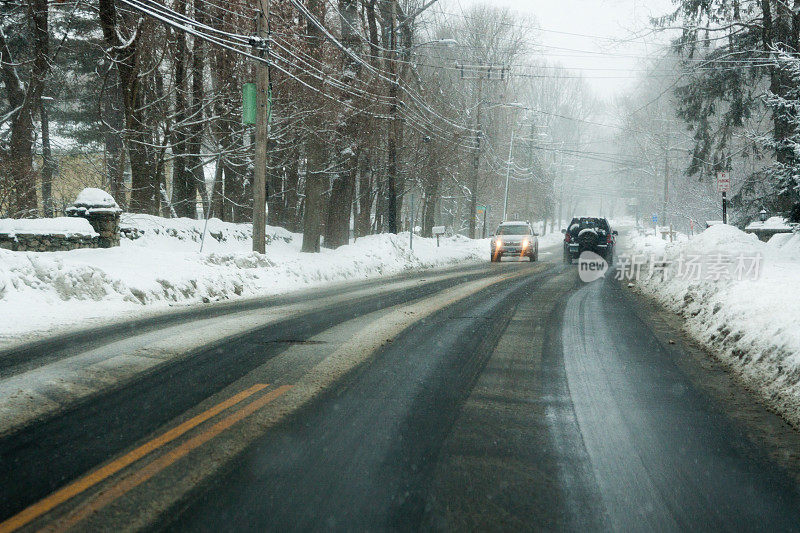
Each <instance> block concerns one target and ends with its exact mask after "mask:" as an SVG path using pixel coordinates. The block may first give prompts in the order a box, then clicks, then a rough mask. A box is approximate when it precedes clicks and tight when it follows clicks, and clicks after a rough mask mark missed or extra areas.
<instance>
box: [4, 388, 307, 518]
mask: <svg viewBox="0 0 800 533" xmlns="http://www.w3.org/2000/svg"><path fill="white" fill-rule="evenodd" d="M268 386H269V385H267V384H261V383H259V384H256V385H253V386H252V387H250V388H248V389H246V390H243V391H242V392H240V393H238V394H236V395H234V396H232V397H230V398H228V399H227V400H225V401H223V402H220V403H218V404H217V405H215V406H214V407H211V408H210V409H208V410H206V411H203V412H202V413H200V414H199V415H197V416H194V417H192V418H190V419H189V420H187V421H186V422H183V423H182V424H180V425H178V426H176V427H174V428H172V429H170V430H169V431H167V432H165V433H163V434H162V435H159V436H158V437H156V438H155V439H153V440H151V441H149V442H146V443H145V444H142V445H141V446H139V447H138V448H136V449H134V450H132V451H130V452H128V453H126V454H125V455H123V456H122V457H119V458H118V459H115V460H114V461H112V462H110V463H108V464H107V465H105V466H103V467H101V468H99V469H97V470H95V471H94V472H91V473H89V474H87V475H85V476H83V477H81V478H79V479H77V480H75V481H73V482H72V483H70V484H68V485H66V486H65V487H63V488H61V489H59V490H57V491H56V492H54V493H52V494H51V495H49V496H47V497H46V498H44V499H42V500H40V501H38V502H37V503H34V504H33V505H31V506H30V507H27V508H25V509H24V510H22V511H20V512H19V513H17V514H16V515H14V516H12V517H11V518H8V519H7V520H5V521H4V522H2V523H0V533H7V532H10V531H14V530H16V529H19V528H20V527H22V526H24V525H26V524H29V523H30V522H31V521H33V520H35V519H37V518H39V517H40V516H42V515H44V514H45V513H47V512H49V511H51V510H53V509H55V508H56V507H57V506H59V505H61V504H62V503H64V502H66V501H68V500H70V499H71V498H73V497H75V496H77V495H78V494H81V493H82V492H84V491H86V490H87V489H89V488H91V487H93V486H95V485H97V484H98V483H100V482H102V481H104V480H106V479H108V478H109V477H111V476H113V475H114V474H116V473H118V472H119V471H121V470H122V469H124V468H126V467H128V466H130V465H131V464H133V463H134V462H136V461H138V460H139V459H141V458H143V457H145V456H146V455H148V454H150V453H152V452H153V451H155V450H157V449H158V448H160V447H162V446H164V445H165V444H168V443H170V442H172V441H173V440H175V439H177V438H178V437H180V436H182V435H183V434H185V433H186V432H188V431H189V430H191V429H193V428H195V427H197V426H199V425H200V424H202V423H203V422H206V421H207V420H210V419H211V418H213V417H215V416H216V415H218V414H220V413H221V412H222V411H225V410H226V409H228V408H230V407H233V406H234V405H236V404H238V403H240V402H242V401H243V400H245V399H247V398H249V397H251V396H253V395H254V394H255V393H257V392H259V391H261V390H263V389H265V388H267V387H268ZM291 388H292V386H291V385H283V386H281V387H278V388H276V389H273V390H271V391H269V392H267V393H266V394H264V395H263V396H261V397H260V398H258V399H256V400H254V401H252V402H250V403H248V404H246V405H244V406H243V407H241V408H239V409H238V410H236V411H234V412H233V413H231V414H230V415H228V416H227V417H225V418H223V419H222V420H220V421H219V422H217V423H216V424H214V425H213V426H211V427H210V428H208V429H207V430H205V431H204V432H202V433H199V434H197V435H195V436H194V437H192V438H191V439H189V440H187V441H186V442H184V443H183V444H181V445H180V446H178V447H177V448H175V449H173V450H171V451H169V452H167V453H165V454H164V455H162V456H161V457H159V458H157V459H156V460H154V461H152V462H151V463H149V464H147V465H145V466H144V467H142V468H141V469H139V470H137V471H135V472H133V473H132V474H131V475H129V476H128V477H125V478H123V479H121V480H120V481H119V482H117V483H116V484H115V485H113V486H112V487H110V488H109V489H107V490H105V491H103V492H102V493H101V494H99V495H98V496H97V497H96V498H95V499H94V500H92V501H90V502H88V503H87V504H86V505H84V506H81V507H79V508H77V509H76V510H74V511H73V512H72V513H71V514H69V515H68V516H66V517H65V518H64V519H62V520H61V521H59V522H58V524H57V527H58V528H59V529H62V528H63V529H67V528H69V527H71V526H72V525H74V524H76V523H78V522H80V521H81V520H83V519H84V518H86V517H87V516H89V515H90V514H91V513H94V512H95V511H97V510H98V509H101V508H103V507H105V506H106V505H108V504H109V503H111V502H112V501H114V500H116V499H117V498H119V497H120V496H122V495H124V494H126V493H127V492H129V491H130V490H132V489H134V488H135V487H137V486H139V485H140V484H142V483H144V482H145V481H147V480H148V479H150V478H151V477H153V476H154V475H156V474H157V473H158V472H160V471H162V470H164V469H165V468H167V467H168V466H170V465H171V464H173V463H174V462H175V461H177V460H178V459H180V458H182V457H184V456H185V455H187V454H188V453H189V452H191V451H192V450H194V449H195V448H197V447H199V446H201V445H203V444H205V443H206V442H208V441H209V440H211V439H213V438H214V437H216V436H217V435H219V434H220V433H222V432H223V431H225V430H226V429H228V428H230V427H231V426H232V425H234V424H235V423H237V422H239V421H241V420H242V419H244V418H246V417H247V416H249V415H251V414H253V413H254V412H255V411H257V410H259V409H261V408H262V407H264V406H265V405H267V404H268V403H269V402H271V401H273V400H274V399H275V398H277V397H278V396H280V395H282V394H283V393H285V392H286V391H288V390H289V389H291Z"/></svg>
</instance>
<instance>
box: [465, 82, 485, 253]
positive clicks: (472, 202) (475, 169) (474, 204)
mask: <svg viewBox="0 0 800 533" xmlns="http://www.w3.org/2000/svg"><path fill="white" fill-rule="evenodd" d="M462 76H463V75H462ZM477 107H478V108H477V110H476V111H475V151H474V152H473V153H472V183H470V189H472V190H471V191H470V199H469V238H470V239H474V238H475V237H476V235H475V226H476V225H477V224H476V222H477V217H478V213H477V210H478V182H479V181H480V173H481V135H483V131H481V130H482V128H483V125H482V124H481V111H482V110H483V78H482V77H480V76H479V77H478V105H477ZM484 226H485V224H484ZM485 232H486V228H485V227H484V233H485Z"/></svg>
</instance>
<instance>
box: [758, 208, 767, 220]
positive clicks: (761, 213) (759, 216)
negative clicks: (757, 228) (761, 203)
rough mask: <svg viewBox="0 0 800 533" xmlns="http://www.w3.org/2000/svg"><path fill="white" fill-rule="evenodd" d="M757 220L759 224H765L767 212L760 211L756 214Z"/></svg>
mask: <svg viewBox="0 0 800 533" xmlns="http://www.w3.org/2000/svg"><path fill="white" fill-rule="evenodd" d="M758 219H759V220H760V221H761V222H766V221H767V210H766V209H762V210H761V211H759V212H758Z"/></svg>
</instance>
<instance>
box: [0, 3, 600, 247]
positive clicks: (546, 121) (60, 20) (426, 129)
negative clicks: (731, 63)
mask: <svg viewBox="0 0 800 533" xmlns="http://www.w3.org/2000/svg"><path fill="white" fill-rule="evenodd" d="M134 4H135V5H137V6H139V8H140V9H133V8H132V7H131V6H132V5H134ZM134 4H131V3H130V2H122V1H119V0H117V1H115V0H62V1H58V2H52V1H48V0H13V1H9V2H4V3H3V4H2V6H0V15H1V16H2V19H0V54H2V57H1V59H2V80H3V87H2V89H3V90H2V93H0V96H1V97H2V111H0V112H2V116H0V150H1V152H0V157H1V158H2V159H1V160H0V214H2V216H12V217H31V216H42V215H45V216H52V215H54V214H56V215H57V214H59V213H58V211H59V209H58V206H59V205H61V204H63V201H64V199H60V200H59V201H56V199H55V198H54V192H53V183H54V179H56V178H57V176H58V172H59V165H60V164H61V162H60V160H59V154H58V153H57V152H58V150H54V146H52V145H53V143H52V141H51V138H54V137H55V138H58V139H60V140H64V139H66V142H67V143H68V144H69V145H70V146H71V147H72V148H71V149H72V150H78V151H80V150H84V151H86V152H94V153H98V154H101V155H102V161H101V164H94V166H93V167H92V168H93V171H92V174H93V175H94V178H93V179H94V180H95V182H98V183H100V184H101V185H102V186H103V187H104V188H105V189H107V190H108V191H109V192H110V193H111V194H112V195H113V196H114V197H115V198H116V199H117V201H118V202H119V203H120V204H121V205H122V207H123V208H124V209H126V210H128V211H131V212H137V213H149V214H156V215H161V216H167V217H172V216H179V217H197V216H203V215H210V216H214V217H218V218H220V219H222V220H226V221H233V222H247V221H250V219H251V216H252V196H253V195H252V190H251V188H250V187H251V180H252V174H253V128H252V126H250V125H247V124H243V122H242V86H243V84H245V83H248V82H254V81H255V78H254V76H255V74H254V71H255V63H254V62H253V61H252V59H250V58H247V57H244V56H243V55H242V54H240V53H237V52H236V51H234V50H231V49H228V48H225V47H222V46H218V45H217V44H215V43H214V42H209V40H207V39H204V38H201V36H198V35H193V34H192V33H190V32H187V31H183V30H181V29H180V28H176V27H175V26H174V25H169V24H163V23H162V22H161V21H160V20H159V19H158V17H154V16H148V15H146V14H144V13H143V12H142V9H145V10H151V11H152V12H154V13H156V14H157V15H158V14H160V13H165V12H163V11H160V10H161V9H168V10H169V16H171V17H178V18H177V19H178V20H183V19H181V18H180V17H184V18H185V20H187V21H189V20H191V21H192V24H191V25H189V27H190V28H200V29H201V30H202V29H203V28H206V29H208V30H202V31H203V32H205V33H202V32H201V35H211V36H213V37H214V38H216V39H219V40H220V41H219V42H233V39H235V38H237V37H236V36H242V35H245V36H246V35H253V34H254V32H255V20H256V16H257V11H256V3H253V2H249V1H244V0H235V1H223V0H167V1H166V2H164V1H163V0H161V1H159V2H156V1H155V0H135V2H134ZM432 4H433V2H429V1H427V2H426V1H423V0H337V1H335V2H326V1H324V0H303V1H302V2H301V1H300V0H296V1H295V0H291V1H287V0H277V1H276V0H273V1H272V2H271V13H270V21H269V22H270V32H271V39H270V52H269V57H270V59H271V61H272V65H271V67H270V78H271V92H272V101H271V105H272V113H271V117H272V119H271V125H270V143H269V147H268V163H267V166H268V168H267V176H268V180H267V181H268V183H267V189H268V190H267V198H268V206H269V219H268V223H269V224H272V225H281V226H285V227H287V228H289V229H290V230H293V231H298V232H303V234H304V249H305V250H307V251H313V250H316V249H318V247H319V242H320V236H322V237H323V238H324V243H325V245H326V246H331V247H335V246H338V245H341V244H344V243H347V242H348V239H349V236H350V227H351V223H352V226H353V229H354V233H355V235H356V236H362V235H367V234H370V233H376V232H386V231H389V232H397V231H400V230H402V229H407V228H408V227H409V224H410V221H411V220H412V218H411V217H412V215H413V220H414V221H415V225H419V226H421V227H422V233H423V234H424V235H430V233H431V227H432V226H433V225H434V224H446V225H451V226H452V227H453V229H454V230H455V231H462V232H465V233H473V234H476V233H479V232H480V224H481V222H482V221H480V220H478V221H477V222H476V221H475V214H474V212H473V210H472V208H473V205H474V204H475V202H476V201H477V203H479V204H483V205H487V206H488V208H489V221H490V223H491V224H494V223H497V222H498V221H499V217H500V215H501V211H502V200H503V193H504V190H503V189H504V185H505V178H506V175H507V174H510V175H511V176H510V180H511V184H512V191H513V193H512V194H510V208H509V211H510V213H513V214H514V215H515V216H517V217H520V218H529V219H532V220H534V219H537V220H541V219H548V218H549V219H551V220H552V219H553V218H554V217H555V216H556V210H557V206H558V202H559V195H558V193H557V187H558V183H559V181H558V180H559V179H562V178H563V172H564V165H563V163H564V158H563V157H556V155H560V154H557V152H558V151H557V149H554V148H552V147H558V146H564V145H565V143H569V142H576V139H579V138H580V137H581V135H582V134H583V133H582V131H581V122H580V118H583V119H585V118H588V117H589V116H590V115H591V113H592V108H593V106H592V104H591V96H590V95H589V93H588V91H587V89H586V87H585V84H584V83H583V82H582V80H580V79H578V78H576V77H575V76H569V75H567V73H565V72H564V71H563V69H560V68H559V67H557V66H553V65H545V64H544V62H542V61H541V60H540V59H538V58H537V57H536V54H535V50H534V45H535V41H536V28H535V25H534V23H533V22H532V21H529V20H525V19H523V18H521V17H520V16H518V15H516V14H514V13H512V12H510V11H508V10H504V9H498V8H494V7H491V6H490V5H488V4H487V5H483V6H476V7H474V8H471V9H470V10H468V11H467V12H466V13H464V14H462V15H461V16H456V17H451V16H446V15H444V14H443V13H439V12H436V11H435V10H431V9H428V8H430V6H431V5H432ZM142 6H144V7H143V8H142ZM309 15H310V16H309ZM314 21H317V22H320V23H321V24H315V23H314ZM226 39H229V40H230V41H226ZM343 47H344V48H343ZM345 48H346V49H347V50H349V51H350V52H352V53H345V51H344V49H345ZM253 53H256V52H255V51H253ZM523 64H524V68H523V69H521V70H520V69H517V70H516V72H517V74H516V75H514V74H513V73H514V72H515V69H516V66H518V65H523ZM464 65H467V68H466V71H465V68H464ZM498 67H499V68H501V69H502V75H498V73H497V68H498ZM492 69H495V72H494V73H492V72H491V71H492ZM465 72H466V74H465ZM563 116H569V117H570V119H569V120H565V119H562V118H559V117H563ZM574 117H578V118H579V120H578V121H576V120H574ZM512 131H513V132H515V133H516V135H517V139H518V140H517V141H516V145H515V146H514V147H513V150H511V152H512V153H511V155H510V156H508V157H507V154H506V152H507V151H508V150H509V146H510V142H511V138H510V137H511V135H512ZM542 131H545V132H546V136H547V138H546V146H547V147H550V148H549V149H548V150H542V149H541V143H542V142H544V141H542V140H541V139H542V138H543V137H544V136H545V134H543V133H542ZM476 154H478V155H477V157H476ZM476 164H477V168H478V171H477V173H476V172H475V165H476ZM573 168H574V167H573ZM91 183H92V182H91V180H89V179H88V178H87V184H91ZM473 193H474V194H473ZM411 194H414V195H415V198H416V203H415V212H414V213H410V202H409V196H410V195H411ZM198 205H200V206H201V209H199V210H198Z"/></svg>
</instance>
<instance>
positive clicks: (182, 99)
mask: <svg viewBox="0 0 800 533" xmlns="http://www.w3.org/2000/svg"><path fill="white" fill-rule="evenodd" d="M175 10H176V11H177V12H178V13H180V14H181V15H185V14H186V0H178V2H177V3H176V6H175ZM174 35H175V56H174V59H173V65H174V68H173V72H174V73H175V82H174V83H175V127H174V128H173V130H172V155H173V158H172V197H171V204H172V208H173V209H174V210H175V214H177V215H178V216H179V217H190V216H191V210H190V207H189V202H190V196H191V193H190V191H191V189H192V186H193V184H194V177H193V176H192V175H191V174H190V172H189V171H188V170H187V163H186V154H187V152H188V148H187V143H188V135H187V131H186V130H187V127H186V119H187V115H188V110H187V107H188V106H187V103H186V95H187V94H188V91H187V87H186V81H187V75H186V60H187V56H188V50H187V47H186V34H185V33H184V32H182V31H180V30H178V31H176V32H174Z"/></svg>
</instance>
